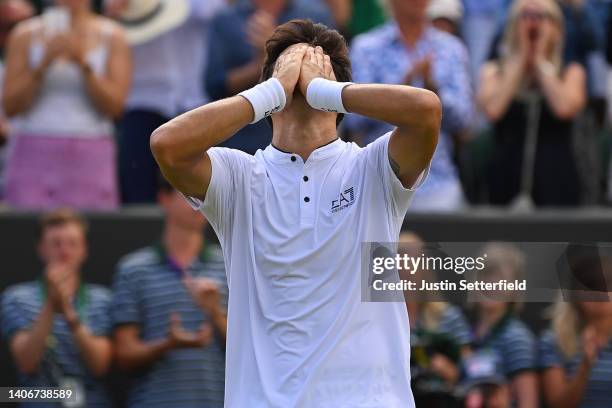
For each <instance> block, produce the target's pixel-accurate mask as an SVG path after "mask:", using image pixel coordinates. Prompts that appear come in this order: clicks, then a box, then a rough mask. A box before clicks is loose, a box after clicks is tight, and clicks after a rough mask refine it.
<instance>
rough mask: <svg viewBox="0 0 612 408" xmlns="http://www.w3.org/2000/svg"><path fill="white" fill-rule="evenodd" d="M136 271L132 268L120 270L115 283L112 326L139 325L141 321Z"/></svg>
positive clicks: (120, 268) (111, 308)
mask: <svg viewBox="0 0 612 408" xmlns="http://www.w3.org/2000/svg"><path fill="white" fill-rule="evenodd" d="M134 272H135V271H134V270H133V269H131V268H127V267H122V266H121V265H120V266H119V268H118V271H117V274H116V275H115V279H114V282H113V295H112V305H111V307H110V312H111V324H112V325H113V326H119V325H122V324H138V323H140V321H141V316H140V311H139V306H138V305H139V300H140V291H139V290H138V287H139V285H138V282H136V281H135V273H134Z"/></svg>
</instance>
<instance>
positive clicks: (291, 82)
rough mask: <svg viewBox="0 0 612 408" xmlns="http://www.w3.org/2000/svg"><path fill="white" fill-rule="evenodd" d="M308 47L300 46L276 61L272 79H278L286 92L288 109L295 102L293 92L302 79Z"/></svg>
mask: <svg viewBox="0 0 612 408" xmlns="http://www.w3.org/2000/svg"><path fill="white" fill-rule="evenodd" d="M308 48H309V47H308V46H307V45H298V46H295V47H293V48H291V49H290V50H288V51H285V52H283V53H282V54H281V55H280V57H278V59H277V60H276V64H275V66H274V72H273V73H272V77H274V78H276V79H278V80H279V81H280V83H281V85H282V86H283V89H284V90H285V96H286V98H287V102H286V103H285V108H287V107H288V106H289V105H290V104H291V101H292V100H293V92H294V91H295V87H296V85H297V83H298V80H299V79H300V71H301V69H302V61H303V60H304V57H305V54H306V50H307V49H308Z"/></svg>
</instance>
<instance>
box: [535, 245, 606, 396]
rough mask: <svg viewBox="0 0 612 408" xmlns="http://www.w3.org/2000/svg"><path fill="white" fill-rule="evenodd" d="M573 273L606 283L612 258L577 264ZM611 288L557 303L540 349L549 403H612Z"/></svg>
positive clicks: (575, 295)
mask: <svg viewBox="0 0 612 408" xmlns="http://www.w3.org/2000/svg"><path fill="white" fill-rule="evenodd" d="M574 271H575V272H574V273H575V274H576V277H580V280H581V281H583V282H586V281H590V282H597V281H600V280H601V279H602V278H604V283H605V282H610V279H611V277H612V260H611V259H609V258H603V259H599V257H597V258H595V259H584V260H582V261H581V262H580V263H577V264H576V265H575V267H574ZM602 272H603V276H602ZM568 289H571V290H572V289H573V290H576V289H578V287H571V288H568ZM606 292H608V293H606ZM609 292H610V289H609V286H608V288H605V289H604V288H601V289H600V291H599V292H593V291H584V290H583V291H582V292H579V293H580V294H578V292H575V293H573V294H572V293H570V295H569V296H570V297H571V298H570V299H571V300H570V301H569V302H568V301H567V300H566V299H560V300H559V301H558V302H557V303H556V304H555V306H554V307H553V309H552V314H551V317H552V327H551V330H549V331H547V332H545V333H544V334H543V335H542V337H541V339H540V344H539V353H538V358H539V366H540V369H541V370H542V374H541V375H542V392H543V396H544V401H545V402H546V403H547V406H550V407H578V406H580V407H583V408H591V407H593V408H595V407H609V406H612V392H611V390H612V302H610V299H609V297H608V296H609ZM602 295H603V296H604V298H603V299H602Z"/></svg>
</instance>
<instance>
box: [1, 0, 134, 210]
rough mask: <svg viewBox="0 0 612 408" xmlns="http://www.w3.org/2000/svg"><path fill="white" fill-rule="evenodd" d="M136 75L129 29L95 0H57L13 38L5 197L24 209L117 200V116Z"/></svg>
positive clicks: (6, 93)
mask: <svg viewBox="0 0 612 408" xmlns="http://www.w3.org/2000/svg"><path fill="white" fill-rule="evenodd" d="M130 77H131V59H130V52H129V47H128V45H127V41H126V39H125V35H124V32H123V30H122V29H121V28H120V27H119V26H118V25H117V24H116V23H114V22H112V21H111V20H109V19H107V18H105V17H102V16H98V15H96V14H94V13H93V12H92V11H91V0H55V7H51V8H49V9H47V10H46V11H45V12H44V13H43V15H42V16H40V17H34V18H31V19H28V20H26V21H24V22H22V23H20V24H19V25H18V26H17V27H16V28H15V29H14V31H13V32H12V33H11V36H10V38H9V41H8V47H7V52H6V71H5V78H4V89H3V105H4V109H5V112H6V114H7V116H9V117H10V118H11V119H12V120H11V133H10V137H9V155H8V161H7V167H6V199H7V202H8V204H9V205H11V206H13V207H15V208H19V209H46V208H54V207H61V206H70V207H74V208H78V209H84V210H109V209H114V208H116V207H117V205H118V189H117V176H116V164H115V163H116V162H115V143H114V137H113V136H114V135H113V129H114V125H113V120H114V119H116V118H118V117H119V116H120V115H121V113H122V112H123V104H124V102H125V99H126V96H127V92H128V90H129V84H130Z"/></svg>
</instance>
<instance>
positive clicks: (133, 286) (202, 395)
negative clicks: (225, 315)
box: [112, 246, 228, 408]
mask: <svg viewBox="0 0 612 408" xmlns="http://www.w3.org/2000/svg"><path fill="white" fill-rule="evenodd" d="M184 273H189V274H191V275H192V276H193V277H206V278H210V279H213V280H215V281H216V283H217V284H218V286H219V292H220V294H221V303H222V307H223V308H226V307H227V293H228V292H227V283H226V277H225V268H224V265H223V257H222V256H221V250H220V249H218V248H217V247H215V248H213V247H207V248H206V249H205V251H204V252H203V253H202V254H201V256H200V257H199V258H198V259H197V260H196V261H195V262H194V263H193V265H191V266H190V267H189V268H188V269H187V271H185V272H184ZM182 274H183V272H181V271H179V270H178V269H177V268H176V267H175V266H173V263H172V262H171V261H170V260H169V259H168V258H167V256H166V254H165V253H164V251H163V250H162V249H161V246H153V247H148V248H144V249H141V250H139V251H136V252H134V253H132V254H130V255H128V256H126V257H125V258H124V259H123V260H122V261H121V262H120V263H119V266H118V271H117V274H116V276H115V281H114V284H113V309H112V318H113V323H114V325H115V326H119V325H123V324H136V325H138V327H139V329H140V337H141V339H142V340H143V341H145V342H150V341H154V340H160V339H165V338H167V336H168V330H169V317H170V315H171V314H172V313H178V314H179V315H180V318H181V323H182V326H183V328H184V329H185V330H188V331H197V330H198V329H199V328H200V327H201V325H202V324H203V323H204V322H205V321H207V320H208V319H209V317H208V316H207V315H206V314H205V313H204V312H202V310H201V309H200V308H199V307H198V306H197V305H196V304H195V303H194V301H193V299H192V298H191V296H190V295H189V293H188V292H187V289H186V287H185V285H184V284H183V281H182ZM224 347H225V346H224V342H223V341H222V340H221V339H219V337H218V336H215V338H214V340H213V341H212V342H211V343H210V344H208V345H207V346H205V347H203V348H187V349H175V350H171V351H169V352H168V353H166V354H165V355H164V356H163V357H162V358H161V359H160V360H158V361H156V362H155V363H153V365H152V366H151V367H150V369H146V370H141V371H139V372H137V373H136V374H134V378H133V380H134V381H133V385H132V387H131V389H130V392H129V395H128V406H129V407H145V408H150V407H164V408H165V407H173V408H179V407H200V408H202V407H204V408H206V407H222V406H223V397H224V395H223V391H224V380H225V352H224Z"/></svg>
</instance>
